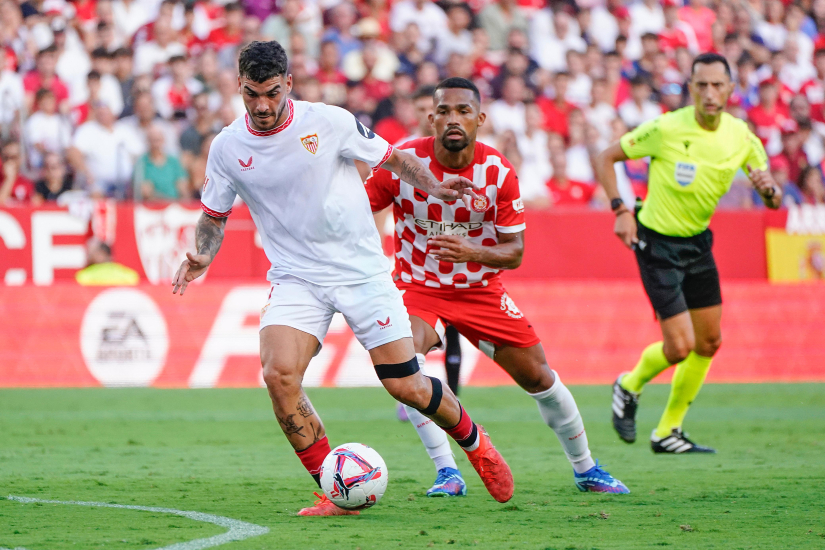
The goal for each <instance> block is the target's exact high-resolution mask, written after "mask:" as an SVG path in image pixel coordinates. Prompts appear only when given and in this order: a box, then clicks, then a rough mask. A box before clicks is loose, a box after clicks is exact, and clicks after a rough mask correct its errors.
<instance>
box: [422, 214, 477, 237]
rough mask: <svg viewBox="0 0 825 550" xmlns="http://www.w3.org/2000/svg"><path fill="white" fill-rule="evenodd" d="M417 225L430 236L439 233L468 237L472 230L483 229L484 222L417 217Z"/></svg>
mask: <svg viewBox="0 0 825 550" xmlns="http://www.w3.org/2000/svg"><path fill="white" fill-rule="evenodd" d="M415 225H417V226H418V227H420V228H421V229H424V230H426V231H427V236H428V237H436V236H438V235H458V236H460V237H466V236H467V235H468V234H469V233H470V231H475V230H476V229H481V228H482V227H483V226H484V224H483V223H482V222H436V221H433V220H422V219H420V218H415Z"/></svg>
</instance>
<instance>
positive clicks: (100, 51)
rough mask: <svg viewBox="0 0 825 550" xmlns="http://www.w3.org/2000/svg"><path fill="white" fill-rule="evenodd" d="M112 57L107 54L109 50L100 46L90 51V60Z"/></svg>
mask: <svg viewBox="0 0 825 550" xmlns="http://www.w3.org/2000/svg"><path fill="white" fill-rule="evenodd" d="M113 57H114V56H113V55H112V54H111V53H109V50H107V49H106V48H104V47H103V46H100V47H99V48H95V49H94V50H92V59H112V58H113Z"/></svg>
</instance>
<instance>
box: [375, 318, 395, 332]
mask: <svg viewBox="0 0 825 550" xmlns="http://www.w3.org/2000/svg"><path fill="white" fill-rule="evenodd" d="M375 322H376V323H378V327H379V328H378V330H384V329H385V328H390V327H391V326H392V323H391V322H390V318H389V317H387V320H386V321H384V322H383V323H382V322H381V319H377V320H376V321H375Z"/></svg>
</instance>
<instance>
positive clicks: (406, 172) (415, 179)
mask: <svg viewBox="0 0 825 550" xmlns="http://www.w3.org/2000/svg"><path fill="white" fill-rule="evenodd" d="M422 168H423V166H422V164H421V163H420V162H419V161H416V160H410V159H405V160H404V161H403V162H402V163H401V170H400V174H398V176H399V177H400V178H401V179H402V180H404V181H406V182H407V183H409V184H410V185H412V186H413V187H417V188H419V189H421V190H422V191H426V192H429V190H430V189H431V188H432V187H433V181H432V178H431V177H429V173H428V172H427V171H426V170H422Z"/></svg>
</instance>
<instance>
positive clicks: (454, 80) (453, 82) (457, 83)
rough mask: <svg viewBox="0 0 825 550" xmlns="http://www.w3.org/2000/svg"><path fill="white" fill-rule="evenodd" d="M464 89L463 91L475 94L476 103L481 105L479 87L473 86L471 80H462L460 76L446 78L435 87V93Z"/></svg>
mask: <svg viewBox="0 0 825 550" xmlns="http://www.w3.org/2000/svg"><path fill="white" fill-rule="evenodd" d="M455 88H459V89H463V90H470V91H471V92H473V97H474V98H475V99H476V101H478V102H479V104H480V103H481V92H479V91H478V87H477V86H476V85H475V84H473V83H472V82H471V81H470V80H467V79H466V78H461V77H458V76H453V77H450V78H446V79H444V80H442V81H441V82H439V83H438V86H436V87H435V90H433V93H435V92H437V91H438V90H449V89H455Z"/></svg>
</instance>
